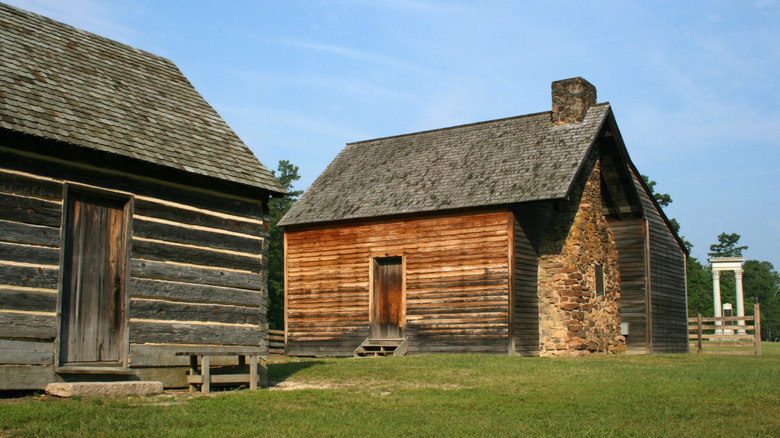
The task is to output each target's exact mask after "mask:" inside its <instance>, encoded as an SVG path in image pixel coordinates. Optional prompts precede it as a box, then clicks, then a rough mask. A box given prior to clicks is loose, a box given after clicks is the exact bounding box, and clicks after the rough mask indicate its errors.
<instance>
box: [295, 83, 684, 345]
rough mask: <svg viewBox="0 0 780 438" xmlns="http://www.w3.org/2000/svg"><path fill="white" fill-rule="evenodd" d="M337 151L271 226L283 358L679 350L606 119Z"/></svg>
mask: <svg viewBox="0 0 780 438" xmlns="http://www.w3.org/2000/svg"><path fill="white" fill-rule="evenodd" d="M552 101H553V108H552V111H551V112H550V111H547V112H542V113H537V114H529V115H525V116H520V117H513V118H507V119H501V120H493V121H488V122H482V123H475V124H469V125H463V126H456V127H451V128H445V129H438V130H434V131H427V132H420V133H415V134H408V135H399V136H396V137H389V138H381V139H377V140H369V141H363V142H358V143H351V144H348V145H347V146H346V147H345V148H344V149H343V150H342V151H341V153H340V154H339V155H338V156H337V157H336V159H335V160H334V161H333V162H332V163H331V164H330V165H329V166H328V167H327V169H326V170H325V171H324V172H323V173H322V175H321V176H320V177H319V178H318V179H317V180H316V181H315V182H314V183H313V184H312V186H311V187H310V188H309V189H308V190H306V192H305V193H304V194H303V196H302V197H301V198H300V200H299V201H298V202H297V203H296V204H295V206H294V207H293V208H292V209H291V210H290V211H289V212H288V213H287V215H286V216H285V217H284V218H283V219H282V221H281V222H280V224H281V225H283V226H284V228H285V281H286V295H285V309H286V310H285V311H286V314H285V329H286V348H287V354H290V355H301V356H345V355H356V356H363V355H390V354H393V355H402V354H406V353H434V352H485V353H505V354H518V355H529V356H534V355H542V356H572V355H582V354H590V353H617V352H623V351H628V352H632V353H673V352H687V351H688V331H687V319H686V318H687V310H686V308H687V306H686V284H685V263H686V256H687V254H686V249H685V247H684V246H683V244H682V242H681V240H680V238H679V237H678V236H677V235H676V234H675V232H674V231H673V229H672V227H671V225H670V224H669V221H668V220H667V218H666V216H665V215H664V212H663V211H662V210H661V208H660V207H659V206H658V204H657V203H656V202H655V200H654V198H653V196H652V193H651V191H650V190H649V189H648V187H647V186H646V185H645V183H644V182H643V180H642V178H641V177H640V173H639V171H638V170H637V169H636V167H635V166H634V164H633V163H632V162H631V160H630V158H629V156H628V152H627V151H626V147H625V145H624V143H623V139H622V137H621V135H620V131H619V130H618V126H617V123H616V121H615V117H614V115H613V113H612V108H611V107H610V105H609V104H608V103H599V104H597V103H596V89H595V88H594V87H593V86H592V85H591V84H590V83H588V82H587V81H585V80H584V79H582V78H573V79H567V80H562V81H557V82H553V84H552Z"/></svg>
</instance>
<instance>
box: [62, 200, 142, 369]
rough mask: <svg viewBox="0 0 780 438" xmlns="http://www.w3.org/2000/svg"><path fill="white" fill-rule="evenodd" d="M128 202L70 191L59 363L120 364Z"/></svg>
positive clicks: (123, 331)
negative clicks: (126, 203) (126, 210)
mask: <svg viewBox="0 0 780 438" xmlns="http://www.w3.org/2000/svg"><path fill="white" fill-rule="evenodd" d="M124 209H125V202H123V201H120V200H114V199H107V198H100V197H95V196H90V195H86V194H82V193H69V194H68V200H67V210H66V219H65V220H66V222H65V233H64V234H65V245H64V253H63V256H64V259H63V276H62V300H61V319H60V321H61V328H60V363H61V364H63V365H64V364H73V363H79V364H100V365H108V364H116V365H119V364H120V363H121V360H122V354H123V348H122V345H123V344H122V339H123V338H124V333H125V311H124V307H125V306H124V291H123V286H124V281H123V277H124V267H125V257H126V250H125V241H126V238H125V233H126V230H125V228H126V224H125V214H124Z"/></svg>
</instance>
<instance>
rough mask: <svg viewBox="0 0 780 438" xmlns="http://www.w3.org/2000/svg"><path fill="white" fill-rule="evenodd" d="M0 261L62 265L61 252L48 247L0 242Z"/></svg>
mask: <svg viewBox="0 0 780 438" xmlns="http://www.w3.org/2000/svg"><path fill="white" fill-rule="evenodd" d="M0 260H6V261H9V262H18V263H30V262H34V263H39V264H42V265H51V266H57V265H59V264H60V250H59V248H52V247H48V246H38V245H29V244H20V243H8V242H0Z"/></svg>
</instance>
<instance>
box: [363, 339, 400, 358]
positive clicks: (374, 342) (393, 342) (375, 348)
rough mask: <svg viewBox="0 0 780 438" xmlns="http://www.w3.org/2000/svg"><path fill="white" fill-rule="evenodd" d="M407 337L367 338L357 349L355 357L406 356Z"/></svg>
mask: <svg viewBox="0 0 780 438" xmlns="http://www.w3.org/2000/svg"><path fill="white" fill-rule="evenodd" d="M406 345H407V343H406V338H403V339H370V338H366V339H365V340H364V341H363V343H362V344H360V346H359V347H358V348H356V349H355V353H354V357H370V356H373V357H377V356H404V355H405V354H406V350H407V346H406Z"/></svg>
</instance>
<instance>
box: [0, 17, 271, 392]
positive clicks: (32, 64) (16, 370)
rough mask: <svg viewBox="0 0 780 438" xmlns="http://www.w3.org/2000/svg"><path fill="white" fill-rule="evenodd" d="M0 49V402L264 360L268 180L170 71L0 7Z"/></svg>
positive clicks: (169, 380) (167, 381) (167, 64)
mask: <svg viewBox="0 0 780 438" xmlns="http://www.w3.org/2000/svg"><path fill="white" fill-rule="evenodd" d="M0 45H2V50H0V390H11V389H43V388H45V387H46V386H47V384H49V383H55V382H64V381H67V382H83V381H114V380H125V381H133V380H135V381H138V380H154V381H161V382H162V383H163V384H164V385H165V386H167V387H170V386H186V385H187V382H186V380H185V379H186V369H187V366H188V365H189V362H188V359H187V358H186V357H180V356H175V354H174V353H175V352H176V351H177V350H183V349H193V348H198V349H201V350H203V349H209V348H215V349H221V350H223V351H224V350H230V349H238V350H241V351H245V350H247V349H253V351H261V352H262V350H263V349H264V348H265V342H266V341H265V338H266V323H265V309H266V299H267V291H266V272H265V270H266V265H267V263H266V254H267V238H268V213H267V208H268V205H267V203H268V199H269V196H282V194H283V193H284V192H285V191H284V188H283V187H282V186H281V185H280V184H279V183H278V181H277V180H276V179H275V178H274V177H273V175H272V174H271V173H270V172H269V171H268V170H267V169H266V168H265V167H264V166H263V165H262V164H261V163H260V161H258V159H257V158H256V157H255V156H254V155H253V154H252V152H251V151H250V150H249V149H248V148H247V146H246V145H245V144H244V143H243V142H242V141H241V140H240V139H239V138H238V136H236V134H235V133H234V132H233V131H232V130H231V129H230V127H229V126H228V125H227V124H226V123H225V121H224V120H223V119H222V118H221V117H220V116H219V115H218V114H217V112H216V111H215V110H214V109H213V108H212V107H211V106H210V105H209V104H208V103H207V102H206V101H205V100H204V99H203V97H202V96H201V95H200V94H198V92H197V91H196V90H195V88H194V87H193V86H192V84H190V82H189V81H188V80H187V78H185V77H184V75H183V74H182V73H181V72H180V71H179V69H178V68H177V67H176V65H174V63H173V62H171V61H170V60H168V59H165V58H161V57H159V56H155V55H153V54H151V53H147V52H144V51H141V50H138V49H135V48H133V47H129V46H126V45H124V44H120V43H117V42H115V41H111V40H108V39H106V38H102V37H100V36H97V35H94V34H91V33H88V32H85V31H82V30H79V29H76V28H73V27H70V26H67V25H65V24H62V23H58V22H55V21H53V20H50V19H47V18H44V17H41V16H39V15H36V14H33V13H30V12H26V11H23V10H20V9H17V8H14V7H11V6H7V5H3V4H0ZM230 359H231V360H234V361H237V360H238V359H237V358H236V357H233V358H230ZM225 360H227V359H225Z"/></svg>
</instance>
